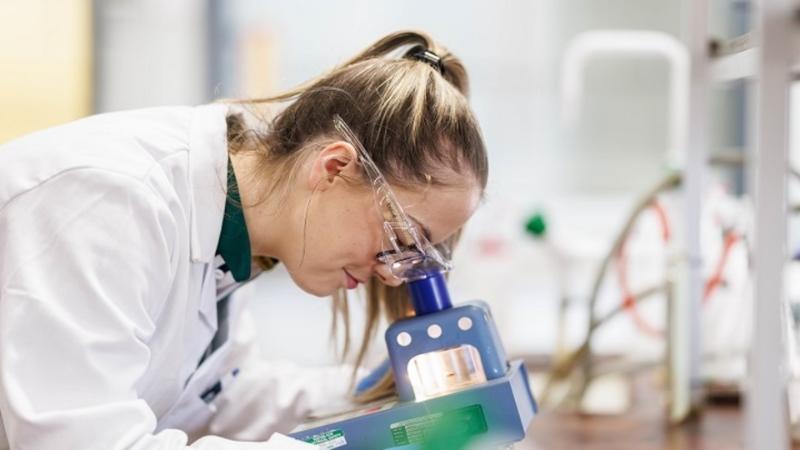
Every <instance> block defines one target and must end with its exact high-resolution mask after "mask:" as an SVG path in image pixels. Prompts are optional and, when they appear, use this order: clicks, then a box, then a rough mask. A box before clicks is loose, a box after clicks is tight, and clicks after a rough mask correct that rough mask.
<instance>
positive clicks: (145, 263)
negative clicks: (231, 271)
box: [0, 168, 314, 450]
mask: <svg viewBox="0 0 800 450" xmlns="http://www.w3.org/2000/svg"><path fill="white" fill-rule="evenodd" d="M174 217H175V216H173V214H171V212H170V210H169V207H168V204H167V201H166V200H164V199H163V198H162V197H161V195H158V194H156V193H155V191H153V190H152V189H151V188H150V187H149V186H148V185H147V184H145V183H144V182H143V181H142V180H140V179H137V178H133V177H130V176H128V175H121V174H117V173H114V172H110V171H104V170H100V169H91V168H85V169H73V170H71V171H67V172H64V173H62V174H60V175H57V176H55V177H54V178H51V179H50V180H48V181H46V182H44V183H41V184H39V185H38V186H36V187H35V188H33V189H30V190H27V191H25V192H23V193H21V194H19V195H18V196H17V197H15V198H13V199H11V200H10V201H8V202H7V203H6V204H5V205H4V206H3V207H2V209H0V415H2V419H3V423H4V426H5V429H6V433H7V437H8V441H9V444H10V448H11V449H25V450H52V449H56V448H63V449H89V450H91V449H98V450H99V449H103V450H114V449H119V450H121V449H142V450H146V449H162V450H169V449H183V448H187V447H186V446H187V436H186V434H185V433H183V432H182V431H179V430H172V429H168V430H163V431H161V432H159V433H157V434H156V433H155V432H154V430H155V429H156V417H155V414H154V413H153V411H152V410H151V409H150V408H149V406H148V405H147V403H146V402H145V401H144V400H142V399H141V398H139V396H138V395H137V392H139V389H140V388H142V386H140V383H141V382H142V380H143V374H144V373H145V371H146V369H147V367H148V363H149V356H150V350H149V347H148V345H147V343H148V340H149V338H150V337H151V336H153V334H154V333H155V332H156V330H157V320H158V315H159V311H160V308H162V306H163V303H164V300H165V299H166V297H167V293H168V290H169V288H170V282H171V278H172V277H173V275H174V274H173V272H174V269H173V268H174V267H175V266H174V260H173V258H174V256H173V254H174V253H173V250H174V249H172V248H171V245H174V244H173V243H174V242H176V239H174V234H175V233H178V232H180V231H179V230H178V229H177V228H176V224H175V220H174ZM280 439H283V438H282V437H280V436H277V437H276V438H275V439H271V440H270V442H262V443H245V442H235V441H229V440H225V439H222V438H219V437H205V438H202V439H199V440H198V441H196V442H195V443H194V444H193V446H192V447H190V448H196V449H205V450H211V449H220V450H222V449H231V450H237V449H249V450H278V449H282V450H289V449H292V448H297V449H300V448H314V447H312V446H308V445H305V444H302V443H299V442H288V443H286V442H280ZM0 445H2V444H0Z"/></svg>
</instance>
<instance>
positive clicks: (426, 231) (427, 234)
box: [408, 214, 433, 242]
mask: <svg viewBox="0 0 800 450" xmlns="http://www.w3.org/2000/svg"><path fill="white" fill-rule="evenodd" d="M408 217H410V218H411V220H413V221H414V222H416V223H417V226H418V227H420V229H422V233H423V234H424V235H425V239H427V240H429V241H431V242H433V239H431V230H429V229H428V227H426V226H425V225H423V224H422V222H420V221H419V219H417V218H416V217H414V216H412V215H411V214H408Z"/></svg>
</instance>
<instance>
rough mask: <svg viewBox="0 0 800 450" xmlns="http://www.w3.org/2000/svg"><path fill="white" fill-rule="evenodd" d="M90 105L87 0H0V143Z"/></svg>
mask: <svg viewBox="0 0 800 450" xmlns="http://www.w3.org/2000/svg"><path fill="white" fill-rule="evenodd" d="M91 108H92V10H91V2H90V0H57V1H52V0H0V143H2V142H5V141H7V140H9V139H12V138H14V137H17V136H19V135H22V134H25V133H28V132H31V131H34V130H37V129H41V128H45V127H48V126H52V125H56V124H60V123H64V122H67V121H70V120H73V119H76V118H79V117H83V116H85V115H87V114H90V113H91Z"/></svg>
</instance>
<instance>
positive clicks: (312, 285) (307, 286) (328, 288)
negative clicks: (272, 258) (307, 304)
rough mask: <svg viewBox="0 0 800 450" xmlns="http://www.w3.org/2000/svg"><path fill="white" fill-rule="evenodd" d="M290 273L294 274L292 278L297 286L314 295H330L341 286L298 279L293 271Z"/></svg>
mask: <svg viewBox="0 0 800 450" xmlns="http://www.w3.org/2000/svg"><path fill="white" fill-rule="evenodd" d="M289 275H291V276H292V280H293V281H294V284H296V285H297V287H299V288H300V289H302V290H303V292H305V293H307V294H310V295H313V296H314V297H330V296H332V295H333V294H334V293H335V292H336V291H337V290H338V289H339V288H340V287H341V286H339V285H331V283H322V282H314V281H312V280H302V279H297V278H295V277H294V275H292V274H291V273H290V274H289Z"/></svg>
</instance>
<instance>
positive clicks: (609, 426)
mask: <svg viewBox="0 0 800 450" xmlns="http://www.w3.org/2000/svg"><path fill="white" fill-rule="evenodd" d="M663 423H664V422H663V418H662V417H660V416H657V415H648V414H644V415H637V414H629V415H623V416H616V417H596V416H595V417H586V416H581V415H577V414H575V415H573V414H570V415H564V414H547V413H543V414H542V415H540V416H538V417H536V418H535V419H534V421H533V423H532V425H531V427H530V428H529V429H528V436H527V437H526V439H525V440H524V441H523V442H520V443H518V444H517V445H516V446H515V447H514V448H515V450H534V449H536V450H539V449H560V450H570V449H581V450H634V449H635V450H662V449H670V450H671V449H681V450H684V449H685V450H739V449H744V445H743V438H742V415H741V412H740V410H739V408H738V407H735V406H723V407H714V408H708V409H707V410H706V411H705V413H704V414H703V415H702V416H701V417H700V418H699V419H698V420H697V421H696V422H694V423H690V424H688V425H684V426H682V427H674V428H669V427H667V426H665V425H664V424H663Z"/></svg>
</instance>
